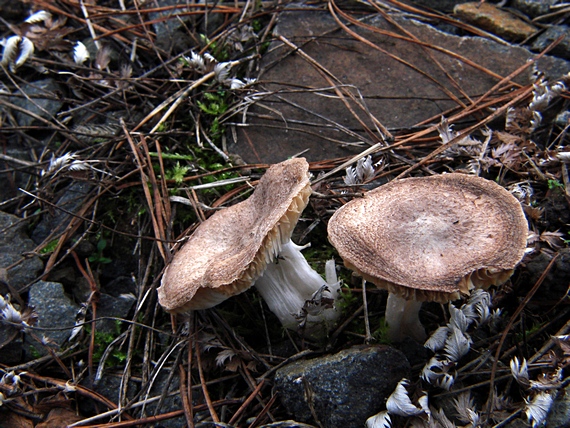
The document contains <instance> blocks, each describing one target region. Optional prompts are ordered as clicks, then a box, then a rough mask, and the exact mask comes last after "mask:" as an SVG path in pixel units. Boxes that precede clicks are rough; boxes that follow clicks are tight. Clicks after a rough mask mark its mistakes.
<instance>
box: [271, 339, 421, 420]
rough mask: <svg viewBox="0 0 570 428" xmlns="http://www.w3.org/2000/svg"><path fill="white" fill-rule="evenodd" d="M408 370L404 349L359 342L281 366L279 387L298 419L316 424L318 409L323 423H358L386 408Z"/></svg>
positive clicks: (278, 375)
mask: <svg viewBox="0 0 570 428" xmlns="http://www.w3.org/2000/svg"><path fill="white" fill-rule="evenodd" d="M409 373H410V365H409V363H408V361H407V360H406V357H405V356H404V354H402V353H401V352H400V351H398V350H396V349H394V348H391V347H389V346H383V345H379V346H357V347H353V348H350V349H346V350H343V351H341V352H339V353H337V354H334V355H329V356H325V357H322V358H315V359H312V360H307V361H299V362H295V363H292V364H289V365H288V366H285V367H283V368H281V369H279V370H278V371H277V373H276V375H275V390H276V392H277V393H278V394H279V395H280V398H281V401H282V403H283V405H284V406H285V408H286V409H287V411H288V412H289V413H290V414H291V415H292V416H293V417H294V418H295V420H300V421H302V422H317V421H315V420H314V417H313V412H314V414H315V416H316V417H317V418H318V422H320V423H321V424H322V425H323V426H324V427H330V428H333V427H343V426H346V427H360V426H363V425H364V422H365V421H366V419H367V418H368V417H370V416H372V415H374V414H376V413H378V412H380V411H381V410H383V409H384V408H385V400H386V398H387V397H388V396H389V395H390V394H391V393H392V392H393V391H394V388H395V387H396V385H397V383H398V382H399V381H400V380H401V379H402V378H403V377H407V376H409ZM308 400H310V403H309V401H308ZM311 407H312V409H311Z"/></svg>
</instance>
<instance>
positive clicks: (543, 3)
mask: <svg viewBox="0 0 570 428" xmlns="http://www.w3.org/2000/svg"><path fill="white" fill-rule="evenodd" d="M557 2H558V0H513V3H512V5H511V6H512V7H514V8H516V9H518V10H520V11H521V12H523V13H525V14H526V15H528V16H530V17H531V18H534V17H537V16H539V15H544V14H546V13H548V12H550V7H551V6H552V5H554V4H555V3H557Z"/></svg>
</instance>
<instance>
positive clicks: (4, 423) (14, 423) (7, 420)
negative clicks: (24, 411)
mask: <svg viewBox="0 0 570 428" xmlns="http://www.w3.org/2000/svg"><path fill="white" fill-rule="evenodd" d="M33 427H34V423H33V422H32V421H31V420H30V419H27V418H25V417H24V416H22V415H19V414H18V413H14V412H12V411H10V410H9V409H4V410H2V411H0V428H33Z"/></svg>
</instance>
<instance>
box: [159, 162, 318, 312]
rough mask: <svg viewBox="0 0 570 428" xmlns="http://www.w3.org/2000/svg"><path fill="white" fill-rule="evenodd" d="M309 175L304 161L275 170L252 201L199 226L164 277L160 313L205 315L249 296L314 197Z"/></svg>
mask: <svg viewBox="0 0 570 428" xmlns="http://www.w3.org/2000/svg"><path fill="white" fill-rule="evenodd" d="M308 171H309V164H308V163H307V161H306V160H305V159H304V158H296V159H290V160H287V161H285V162H281V163H279V164H276V165H273V166H271V167H270V168H269V169H268V170H267V172H266V173H265V174H264V175H263V177H262V178H261V179H260V180H259V184H258V185H257V187H256V189H255V191H254V192H253V194H252V195H251V196H250V197H249V198H248V199H246V200H245V201H243V202H240V203H238V204H236V205H233V206H231V207H228V208H225V209H223V210H220V211H218V212H216V213H215V214H214V215H212V216H211V217H210V218H208V219H207V220H206V221H204V222H203V223H202V224H200V226H199V227H198V228H197V229H196V231H195V232H194V234H193V235H192V236H191V237H190V239H189V240H188V242H186V243H185V244H184V246H183V247H182V248H181V249H180V251H178V253H176V255H175V256H174V258H173V259H172V262H171V263H170V265H169V266H168V267H167V269H166V271H165V273H164V276H163V278H162V285H161V287H159V288H158V299H159V302H160V304H161V305H162V307H163V308H164V309H165V310H167V311H168V312H173V313H178V312H185V311H188V310H192V309H206V308H210V307H212V306H215V305H217V304H218V303H220V302H222V301H223V300H225V299H227V298H228V297H230V296H233V295H235V294H239V293H241V292H243V291H245V290H247V289H248V288H249V287H250V286H251V284H252V282H253V281H255V279H257V278H258V277H259V276H260V275H261V273H262V272H263V271H264V269H265V266H266V265H267V263H269V262H270V261H272V260H273V259H274V258H275V254H277V253H278V252H279V248H280V247H281V244H283V243H285V242H287V241H289V239H290V236H291V233H292V231H293V229H294V228H295V225H296V224H297V220H298V219H299V216H300V215H301V213H302V212H303V210H304V209H305V207H306V205H307V203H308V200H309V196H310V195H311V187H310V184H309V172H308Z"/></svg>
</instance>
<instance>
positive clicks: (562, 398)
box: [546, 386, 570, 428]
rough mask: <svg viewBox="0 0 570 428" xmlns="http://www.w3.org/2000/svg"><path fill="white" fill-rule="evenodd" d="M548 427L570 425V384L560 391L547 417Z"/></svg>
mask: <svg viewBox="0 0 570 428" xmlns="http://www.w3.org/2000/svg"><path fill="white" fill-rule="evenodd" d="M546 426H547V427H559V428H568V427H570V386H567V387H566V388H564V389H563V390H561V391H560V392H559V393H558V397H556V400H555V401H554V403H552V407H551V408H550V412H548V416H547V419H546Z"/></svg>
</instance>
